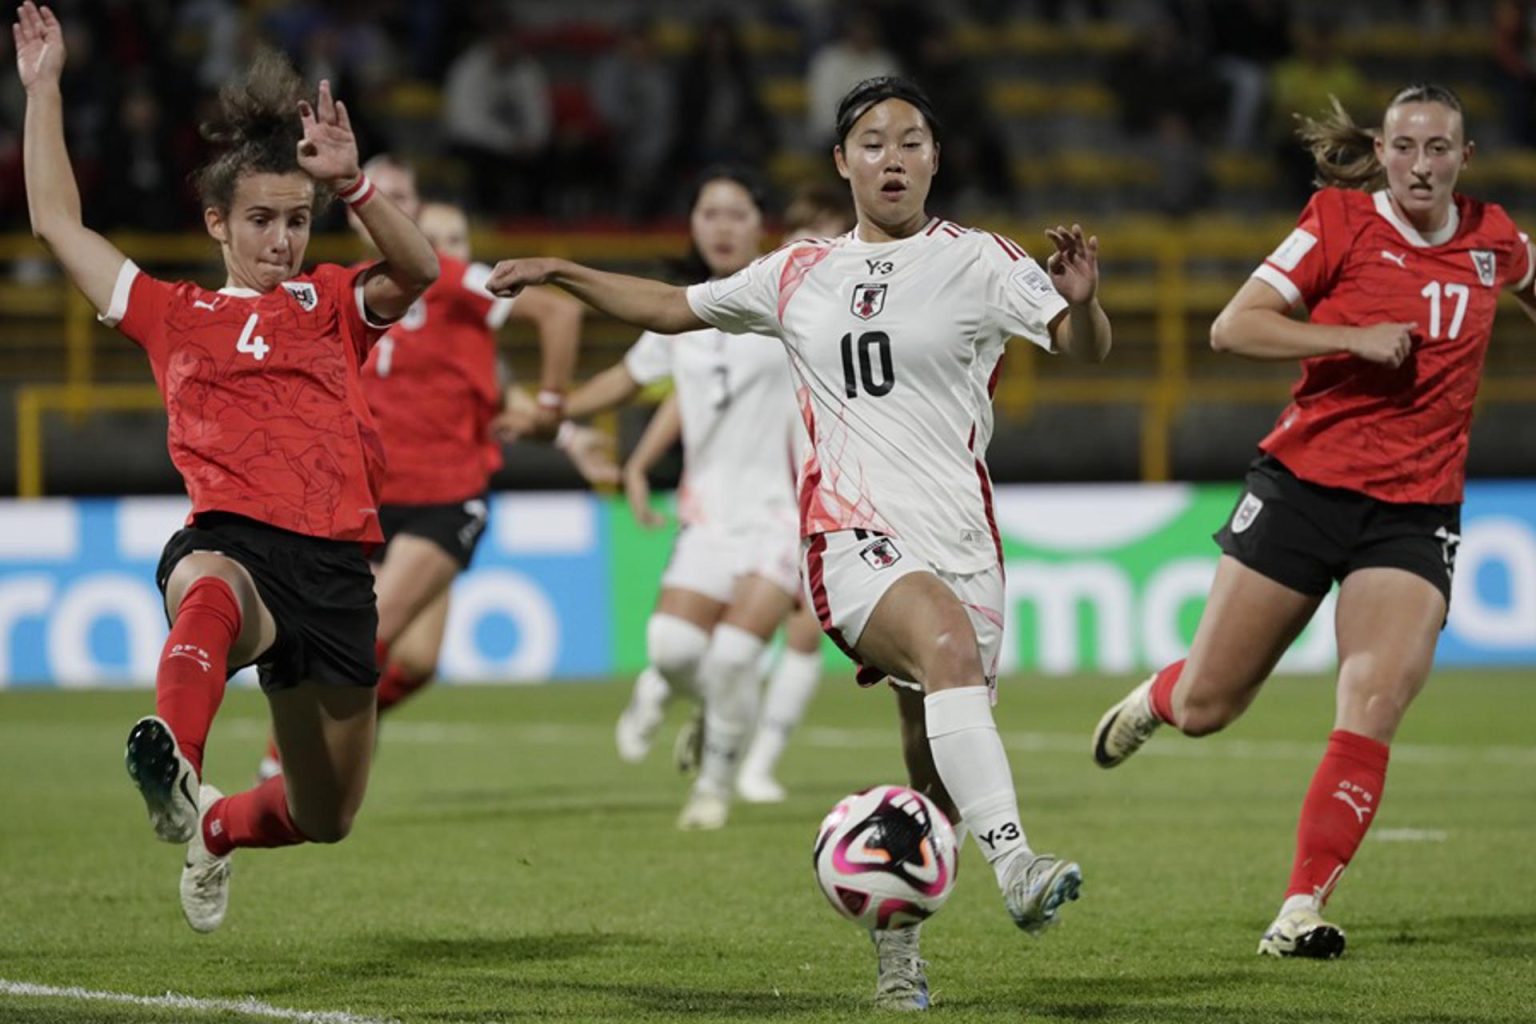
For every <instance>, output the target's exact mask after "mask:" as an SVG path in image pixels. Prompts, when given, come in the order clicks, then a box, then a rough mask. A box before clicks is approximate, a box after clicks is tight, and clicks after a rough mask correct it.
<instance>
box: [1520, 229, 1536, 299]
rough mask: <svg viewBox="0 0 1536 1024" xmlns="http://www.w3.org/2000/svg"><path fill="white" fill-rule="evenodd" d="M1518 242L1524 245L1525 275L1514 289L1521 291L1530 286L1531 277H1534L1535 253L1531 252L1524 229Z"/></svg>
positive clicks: (1529, 240)
mask: <svg viewBox="0 0 1536 1024" xmlns="http://www.w3.org/2000/svg"><path fill="white" fill-rule="evenodd" d="M1520 244H1521V245H1523V246H1525V275H1524V276H1523V277H1521V278H1520V282H1519V283H1518V284H1516V285H1515V291H1517V292H1523V291H1525V290H1526V289H1527V288H1529V287H1530V286H1531V279H1532V278H1536V254H1533V253H1532V252H1531V239H1530V236H1529V235H1527V234H1526V233H1525V232H1524V231H1522V232H1520Z"/></svg>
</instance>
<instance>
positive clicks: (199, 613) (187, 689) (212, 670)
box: [155, 576, 240, 777]
mask: <svg viewBox="0 0 1536 1024" xmlns="http://www.w3.org/2000/svg"><path fill="white" fill-rule="evenodd" d="M239 635H240V602H238V601H236V600H235V593H234V591H232V590H230V589H229V584H228V583H225V582H224V581H223V580H221V579H219V578H217V577H215V576H204V577H202V578H200V579H198V580H195V581H193V583H192V585H191V586H190V587H188V588H187V592H186V594H185V595H184V596H183V597H182V599H181V607H180V608H179V609H177V611H176V621H175V623H174V624H173V625H172V626H171V635H170V636H169V637H167V638H166V640H165V647H164V648H163V649H162V650H161V653H160V668H159V670H158V671H157V672H156V673H155V714H157V715H159V716H160V717H161V718H163V719H165V723H166V724H167V725H169V726H170V727H171V732H173V733H175V735H176V742H177V744H178V745H179V746H180V747H181V752H182V754H183V755H184V756H185V757H186V758H187V760H189V761H191V762H192V764H193V766H194V767H196V768H197V774H198V776H199V777H201V776H202V774H203V745H204V744H205V743H207V742H208V728H209V727H210V726H211V725H213V716H214V715H215V714H216V713H217V712H218V710H219V704H220V703H221V702H222V701H223V700H224V683H225V681H226V673H227V672H228V671H229V649H230V647H232V646H233V645H234V642H235V638H236V637H238V636H239Z"/></svg>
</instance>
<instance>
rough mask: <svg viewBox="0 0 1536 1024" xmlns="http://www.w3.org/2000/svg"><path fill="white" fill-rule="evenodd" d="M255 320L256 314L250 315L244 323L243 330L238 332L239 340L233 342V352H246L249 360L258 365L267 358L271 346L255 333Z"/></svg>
mask: <svg viewBox="0 0 1536 1024" xmlns="http://www.w3.org/2000/svg"><path fill="white" fill-rule="evenodd" d="M256 320H257V314H255V313H252V314H251V318H250V319H249V320H247V321H246V322H245V330H243V331H241V332H240V340H239V341H237V342H235V351H236V352H248V353H250V355H251V358H252V359H255V360H256V361H257V362H258V363H259V362H261V361H262V360H263V359H265V358H267V353H268V352H270V351H272V346H271V345H268V344H267V340H266V339H265V338H263V337H262V336H261V335H259V334H257V333H256Z"/></svg>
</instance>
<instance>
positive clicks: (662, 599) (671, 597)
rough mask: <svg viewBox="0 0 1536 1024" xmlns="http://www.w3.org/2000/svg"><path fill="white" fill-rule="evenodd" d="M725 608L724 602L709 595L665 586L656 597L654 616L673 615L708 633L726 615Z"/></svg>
mask: <svg viewBox="0 0 1536 1024" xmlns="http://www.w3.org/2000/svg"><path fill="white" fill-rule="evenodd" d="M725 608H726V605H725V602H724V601H717V600H715V599H714V598H713V597H710V596H709V595H708V594H701V593H699V592H698V591H696V590H688V589H686V588H684V587H667V586H664V587H662V588H661V593H659V594H657V595H656V608H655V610H654V611H653V612H652V614H655V615H671V616H673V617H674V618H679V619H682V620H683V621H684V622H690V623H692V624H693V625H695V626H698V627H699V628H700V629H702V630H704V631H705V632H706V633H707V632H709V631H710V630H712V629H714V628H715V626H716V625H717V624H718V623H719V622H720V616H722V615H724V614H725Z"/></svg>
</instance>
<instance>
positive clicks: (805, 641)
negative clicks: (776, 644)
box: [784, 605, 821, 654]
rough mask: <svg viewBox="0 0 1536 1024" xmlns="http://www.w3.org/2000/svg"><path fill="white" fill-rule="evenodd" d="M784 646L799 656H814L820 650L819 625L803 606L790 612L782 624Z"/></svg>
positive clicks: (809, 611)
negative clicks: (798, 653) (797, 652)
mask: <svg viewBox="0 0 1536 1024" xmlns="http://www.w3.org/2000/svg"><path fill="white" fill-rule="evenodd" d="M784 645H785V646H786V647H788V648H789V649H790V650H792V651H799V652H800V653H801V654H814V653H816V652H817V651H819V650H821V623H819V622H817V621H816V616H815V615H813V614H811V610H810V609H809V608H807V607H805V606H803V605H802V606H800V607H798V608H796V609H795V610H794V611H792V612H791V613H790V615H789V618H788V619H787V620H785V622H784Z"/></svg>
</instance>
